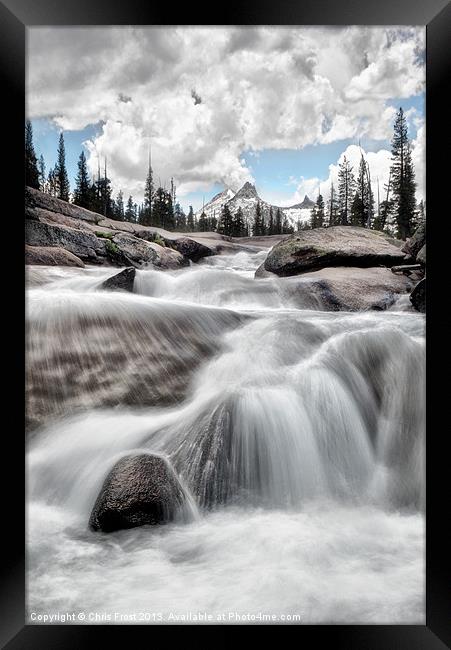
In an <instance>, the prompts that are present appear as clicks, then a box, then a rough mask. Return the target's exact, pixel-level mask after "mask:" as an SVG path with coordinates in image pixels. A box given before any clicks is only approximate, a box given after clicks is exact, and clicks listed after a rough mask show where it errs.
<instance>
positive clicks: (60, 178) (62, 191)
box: [55, 132, 70, 201]
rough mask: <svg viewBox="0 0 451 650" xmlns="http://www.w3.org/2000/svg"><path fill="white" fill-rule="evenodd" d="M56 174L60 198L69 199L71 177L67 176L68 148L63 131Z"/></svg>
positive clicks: (59, 144)
mask: <svg viewBox="0 0 451 650" xmlns="http://www.w3.org/2000/svg"><path fill="white" fill-rule="evenodd" d="M55 176H56V182H57V187H58V198H59V199H61V200H62V201H69V192H70V185H69V178H68V176H67V169H66V149H65V146H64V136H63V132H61V133H60V138H59V143H58V154H57V162H56V165H55Z"/></svg>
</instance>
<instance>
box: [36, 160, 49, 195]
mask: <svg viewBox="0 0 451 650" xmlns="http://www.w3.org/2000/svg"><path fill="white" fill-rule="evenodd" d="M38 169H39V189H40V190H41V192H45V191H46V185H47V184H46V179H45V161H44V156H43V155H42V153H41V155H40V157H39V163H38Z"/></svg>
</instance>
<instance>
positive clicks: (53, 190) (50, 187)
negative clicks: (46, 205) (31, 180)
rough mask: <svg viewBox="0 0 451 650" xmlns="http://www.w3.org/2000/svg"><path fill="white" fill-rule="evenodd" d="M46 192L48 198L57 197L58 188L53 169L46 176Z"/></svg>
mask: <svg viewBox="0 0 451 650" xmlns="http://www.w3.org/2000/svg"><path fill="white" fill-rule="evenodd" d="M47 191H48V193H49V194H50V196H55V197H56V196H58V186H57V180H56V175H55V169H50V170H49V174H48V176H47Z"/></svg>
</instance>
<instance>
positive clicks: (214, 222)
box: [208, 212, 247, 232]
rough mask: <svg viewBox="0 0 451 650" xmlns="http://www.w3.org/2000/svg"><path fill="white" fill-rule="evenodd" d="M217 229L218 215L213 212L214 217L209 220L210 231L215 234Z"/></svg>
mask: <svg viewBox="0 0 451 650" xmlns="http://www.w3.org/2000/svg"><path fill="white" fill-rule="evenodd" d="M217 227H218V220H217V219H216V213H215V212H213V216H212V217H210V219H209V220H208V230H209V232H215V231H216V228H217ZM246 232H247V231H246Z"/></svg>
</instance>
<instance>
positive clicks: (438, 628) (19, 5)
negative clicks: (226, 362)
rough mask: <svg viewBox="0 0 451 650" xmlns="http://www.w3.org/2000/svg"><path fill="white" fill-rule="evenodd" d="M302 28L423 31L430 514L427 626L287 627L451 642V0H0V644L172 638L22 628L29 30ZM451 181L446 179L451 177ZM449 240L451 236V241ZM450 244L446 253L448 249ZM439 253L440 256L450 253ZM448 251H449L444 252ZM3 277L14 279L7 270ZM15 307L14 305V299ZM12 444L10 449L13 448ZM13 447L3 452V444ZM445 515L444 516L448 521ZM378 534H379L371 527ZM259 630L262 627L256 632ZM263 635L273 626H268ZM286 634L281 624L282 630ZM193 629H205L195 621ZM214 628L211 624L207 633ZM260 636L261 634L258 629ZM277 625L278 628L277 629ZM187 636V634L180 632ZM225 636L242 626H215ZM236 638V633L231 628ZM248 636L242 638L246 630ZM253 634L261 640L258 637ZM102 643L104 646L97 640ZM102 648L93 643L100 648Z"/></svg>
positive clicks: (343, 636)
mask: <svg viewBox="0 0 451 650" xmlns="http://www.w3.org/2000/svg"><path fill="white" fill-rule="evenodd" d="M174 19H176V20H177V24H186V25H196V24H218V25H253V24H262V25H266V24H268V25H269V24H278V25H285V24H291V25H293V24H295V25H315V24H316V25H340V24H349V25H359V24H360V25H425V26H426V30H427V68H426V69H427V84H426V128H427V160H426V164H427V166H426V181H427V193H426V196H427V209H428V248H429V252H428V281H427V291H428V312H427V337H426V339H427V340H426V349H427V460H426V465H427V498H426V502H427V512H426V522H427V524H426V530H427V532H426V549H427V550H426V566H427V576H426V625H424V626H423V625H419V626H413V625H393V626H389V625H356V626H349V625H338V626H337V625H318V626H317V625H313V626H312V625H296V626H294V627H293V625H290V626H289V627H291V628H292V631H293V630H294V632H295V639H296V641H297V642H300V643H303V642H304V643H305V642H307V643H308V646H307V647H312V646H314V647H316V645H317V644H320V643H325V644H327V645H331V646H335V647H339V648H345V649H346V650H354V649H355V650H373V649H374V650H376V649H377V650H395V649H396V650H401V649H403V648H405V649H406V650H407V649H408V650H420V649H421V650H440V649H442V648H445V647H447V646H448V647H451V615H450V599H449V585H450V584H451V582H450V580H449V577H450V576H449V570H446V569H449V561H448V558H449V554H450V549H449V543H450V539H449V536H448V537H447V536H446V535H445V532H444V529H446V528H447V526H446V524H448V525H449V521H448V520H449V508H448V500H447V499H446V495H447V490H446V487H447V484H448V476H449V457H448V455H447V454H446V453H445V445H446V442H447V439H448V438H449V432H447V430H446V428H447V427H446V424H447V423H448V420H449V415H448V412H449V409H448V408H447V407H448V400H449V389H448V385H449V384H448V382H447V381H446V380H445V379H443V380H441V379H440V378H439V377H438V376H437V375H436V374H435V373H436V372H437V370H435V368H441V367H442V368H444V369H445V370H446V371H447V373H449V371H450V368H451V364H450V363H449V355H450V353H449V334H450V320H449V318H448V317H447V316H446V315H445V309H444V308H445V307H446V303H447V299H448V302H449V298H448V296H447V287H446V284H447V283H445V279H446V278H447V273H446V271H447V269H446V265H447V253H448V258H449V252H448V250H446V252H445V245H446V235H445V233H446V228H448V229H449V225H448V226H446V225H445V224H446V219H448V220H450V219H451V215H450V214H449V213H448V214H447V210H448V209H447V208H446V207H445V206H446V203H447V201H446V194H447V192H446V190H447V180H448V178H447V177H448V176H449V173H448V164H447V163H446V155H448V156H449V146H448V147H447V143H449V140H450V138H449V125H448V113H449V105H448V103H447V101H446V100H445V95H446V90H447V88H449V85H450V80H451V75H450V72H451V56H450V41H451V4H450V3H449V2H447V1H446V0H415V1H413V0H361V1H360V2H359V1H358V0H304V1H303V2H301V1H299V2H294V1H293V0H278V1H277V2H274V1H272V2H270V1H269V0H265V1H262V0H260V1H259V2H258V1H257V0H253V1H248V2H241V3H238V2H234V1H233V0H229V1H228V2H227V3H223V4H222V5H221V6H218V7H216V9H215V12H214V14H213V12H212V11H211V10H210V11H208V10H207V9H206V8H201V7H200V5H199V7H196V6H195V5H194V4H192V3H190V4H188V3H186V4H185V5H184V6H181V7H179V8H177V9H176V10H174V8H173V7H172V6H171V7H170V6H167V5H164V4H163V3H160V4H158V5H156V4H155V5H154V4H150V3H149V2H145V1H143V0H127V2H122V3H119V2H118V1H117V0H116V1H115V0H110V1H108V0H59V2H58V1H57V0H3V2H1V1H0V62H1V63H0V74H1V75H2V77H3V79H2V85H1V88H2V95H3V100H2V104H3V106H2V110H3V114H4V121H3V127H4V135H8V136H9V137H10V144H9V146H8V147H6V145H5V149H4V151H3V153H4V156H3V160H2V162H3V163H5V172H4V174H3V175H2V178H3V179H6V184H5V186H4V190H3V196H2V201H1V205H2V208H1V210H2V212H3V214H4V215H6V217H7V219H6V220H5V221H6V224H5V222H4V223H3V234H4V241H3V246H2V252H3V255H4V256H5V257H6V260H5V261H4V264H5V266H4V273H5V274H4V276H3V277H4V279H5V280H7V281H6V282H5V285H4V286H5V288H6V289H7V292H9V294H8V293H7V297H6V298H5V299H6V304H5V309H4V318H3V319H2V320H3V324H4V325H6V333H5V334H4V337H3V350H2V352H3V359H4V361H3V366H4V374H5V378H6V380H7V381H6V382H5V384H6V385H5V387H4V389H3V390H4V395H5V402H4V404H5V406H4V418H3V423H4V427H3V443H4V448H3V458H2V460H3V463H2V465H3V468H2V469H3V471H2V472H1V473H2V475H3V477H5V476H6V471H5V470H6V468H8V470H9V476H8V478H7V480H6V483H5V486H4V487H3V498H2V501H1V503H2V512H3V516H2V523H3V526H2V545H3V549H4V550H3V554H2V557H3V562H2V569H1V581H0V643H1V647H7V648H8V649H9V650H18V649H19V648H20V649H22V648H26V649H27V650H28V649H30V648H43V649H44V648H45V649H50V648H64V650H67V649H69V648H82V647H89V646H90V645H93V641H92V640H93V636H94V635H95V636H97V637H100V639H101V643H102V644H106V643H107V642H108V641H107V640H108V639H112V640H113V641H115V642H116V643H121V641H125V642H126V643H128V644H130V635H132V636H135V633H137V632H141V633H143V634H144V635H145V638H147V641H148V642H149V641H152V640H154V638H155V632H156V631H157V629H158V631H159V632H160V633H161V632H163V634H164V635H167V630H168V626H164V627H159V628H156V627H155V626H152V627H151V628H149V627H146V626H144V627H143V628H138V626H86V627H84V626H64V625H52V626H38V625H25V543H24V540H25V532H26V531H25V523H24V520H25V517H24V510H25V498H24V497H25V482H24V475H25V471H24V457H25V454H24V437H23V427H22V423H23V415H24V408H23V404H24V400H23V396H24V392H23V391H24V388H23V384H24V381H23V377H24V354H23V348H24V333H25V332H24V324H23V323H24V320H25V319H24V306H23V305H24V301H23V291H24V270H23V266H24V265H23V230H22V218H21V217H22V215H21V212H22V198H19V197H22V196H23V176H21V173H20V171H19V170H21V169H22V171H23V155H22V144H21V143H22V142H23V140H22V138H23V127H24V118H25V102H24V95H25V81H24V80H25V52H26V50H25V45H26V27H29V26H33V25H122V24H127V25H146V24H148V25H165V24H173V22H174ZM448 183H449V181H448ZM448 238H449V236H448ZM441 243H443V244H442V246H440V244H441ZM442 248H443V250H442ZM448 248H449V246H448ZM6 271H7V273H6ZM13 298H14V299H15V301H16V306H15V307H13V306H12V305H13V303H14V302H15V301H14V300H13ZM5 443H6V445H5ZM5 447H6V448H5ZM447 515H448V516H447ZM375 534H377V531H375ZM251 627H252V633H253V634H257V628H258V626H251ZM264 627H265V630H264V634H265V636H266V634H268V633H269V632H270V630H269V629H268V627H267V626H264ZM276 627H277V629H276V630H275V631H276V634H277V635H279V634H280V632H281V631H282V627H283V626H276ZM193 629H195V632H196V634H199V635H200V634H201V633H202V632H203V631H205V628H204V627H200V626H192V627H191V632H192V631H193ZM211 629H212V628H210V631H211ZM258 630H259V628H258ZM272 630H274V627H273V628H272ZM180 631H181V632H183V634H184V635H185V634H186V632H187V630H186V628H183V629H181V628H180V627H179V632H180ZM213 631H214V632H216V633H218V632H219V633H220V635H221V637H223V638H224V639H227V638H230V634H231V633H232V632H233V631H234V627H233V626H231V627H229V626H222V627H220V628H218V627H216V628H215V629H214V630H213ZM235 631H236V630H235ZM239 632H240V631H239ZM254 638H255V637H254ZM98 642H99V641H97V643H98ZM97 643H96V645H97Z"/></svg>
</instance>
